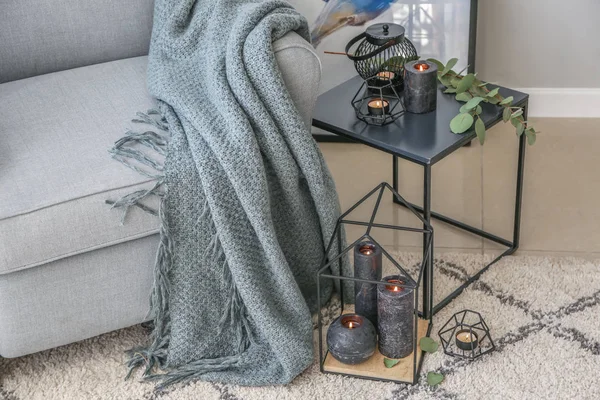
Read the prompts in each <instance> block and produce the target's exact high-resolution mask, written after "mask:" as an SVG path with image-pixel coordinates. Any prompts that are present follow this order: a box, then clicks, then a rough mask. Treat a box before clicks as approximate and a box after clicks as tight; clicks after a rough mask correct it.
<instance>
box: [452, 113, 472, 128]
mask: <svg viewBox="0 0 600 400" xmlns="http://www.w3.org/2000/svg"><path fill="white" fill-rule="evenodd" d="M471 125H473V116H472V115H471V114H468V113H462V114H458V115H457V116H456V117H454V118H452V120H451V121H450V130H451V131H452V132H454V133H464V132H466V131H467V130H469V128H470V127H471Z"/></svg>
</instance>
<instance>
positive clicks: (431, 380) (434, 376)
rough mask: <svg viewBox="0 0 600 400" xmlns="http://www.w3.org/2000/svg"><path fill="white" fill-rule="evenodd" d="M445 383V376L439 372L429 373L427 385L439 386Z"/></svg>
mask: <svg viewBox="0 0 600 400" xmlns="http://www.w3.org/2000/svg"><path fill="white" fill-rule="evenodd" d="M443 381H444V375H442V374H438V373H437V372H431V371H430V372H428V373H427V383H428V384H429V386H436V385H439V384H440V383H442V382H443Z"/></svg>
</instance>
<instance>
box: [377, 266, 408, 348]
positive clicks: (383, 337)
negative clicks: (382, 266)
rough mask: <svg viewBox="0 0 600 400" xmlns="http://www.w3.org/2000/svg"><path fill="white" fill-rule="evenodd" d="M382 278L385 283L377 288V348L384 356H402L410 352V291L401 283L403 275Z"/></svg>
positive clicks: (404, 282)
mask: <svg viewBox="0 0 600 400" xmlns="http://www.w3.org/2000/svg"><path fill="white" fill-rule="evenodd" d="M383 281H384V282H387V285H378V288H377V296H378V297H377V310H378V326H379V352H380V353H381V354H383V355H384V356H385V357H388V358H404V357H406V356H408V355H410V354H411V353H412V352H413V345H414V337H413V335H414V326H415V318H414V308H415V296H414V292H413V289H412V288H410V287H405V286H404V285H405V284H406V282H407V278H406V277H404V276H401V275H392V276H387V277H385V278H383ZM398 285H402V286H398Z"/></svg>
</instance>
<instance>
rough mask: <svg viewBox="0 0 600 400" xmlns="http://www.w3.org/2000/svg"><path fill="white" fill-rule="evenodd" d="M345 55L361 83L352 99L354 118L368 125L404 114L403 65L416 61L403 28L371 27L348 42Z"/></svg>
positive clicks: (388, 25) (392, 25)
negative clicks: (402, 95)
mask: <svg viewBox="0 0 600 400" xmlns="http://www.w3.org/2000/svg"><path fill="white" fill-rule="evenodd" d="M346 55H347V56H348V58H350V59H351V60H352V61H354V67H355V68H356V71H357V72H358V74H359V75H360V76H361V78H362V79H364V83H363V85H362V86H361V87H360V89H359V90H358V92H357V93H356V95H355V96H354V98H353V99H352V106H353V107H354V110H355V112H356V116H357V118H358V119H360V120H362V121H364V122H366V123H368V124H372V125H385V124H388V123H390V122H393V121H395V120H396V119H397V118H398V117H399V116H401V115H402V114H403V113H404V107H403V103H402V98H401V97H400V94H401V92H402V89H403V86H404V68H405V64H406V63H408V62H410V61H413V60H418V59H419V56H418V55H417V50H416V49H415V46H414V45H413V44H412V43H411V42H410V40H408V39H407V38H406V37H405V36H404V27H402V26H401V25H398V24H393V23H380V24H373V25H371V26H369V27H368V28H367V29H366V31H365V32H363V33H361V34H360V35H358V36H356V37H355V38H353V39H352V40H350V42H348V44H347V45H346Z"/></svg>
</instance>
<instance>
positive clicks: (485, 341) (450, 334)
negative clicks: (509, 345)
mask: <svg viewBox="0 0 600 400" xmlns="http://www.w3.org/2000/svg"><path fill="white" fill-rule="evenodd" d="M438 335H439V337H440V341H441V342H442V347H443V348H444V353H446V354H448V355H449V356H452V357H461V358H466V359H470V360H474V359H476V358H477V357H481V356H482V355H484V354H487V353H489V352H491V351H493V350H494V349H495V348H496V346H495V345H494V341H493V340H492V338H491V336H490V328H489V327H488V326H487V324H486V323H485V321H484V319H483V317H482V316H481V314H479V313H478V312H476V311H471V310H463V311H459V312H457V313H456V314H454V315H453V316H452V317H451V318H450V319H449V320H448V321H447V322H446V323H445V324H444V326H442V328H441V329H440V330H439V332H438Z"/></svg>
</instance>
